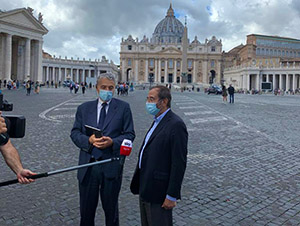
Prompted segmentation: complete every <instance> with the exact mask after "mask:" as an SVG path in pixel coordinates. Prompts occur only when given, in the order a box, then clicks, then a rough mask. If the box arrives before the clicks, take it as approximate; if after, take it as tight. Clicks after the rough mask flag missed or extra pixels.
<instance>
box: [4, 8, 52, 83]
mask: <svg viewBox="0 0 300 226" xmlns="http://www.w3.org/2000/svg"><path fill="white" fill-rule="evenodd" d="M32 11H33V9H31V8H27V9H25V8H21V9H14V10H10V11H5V12H3V11H0V79H2V80H4V79H6V80H11V79H12V80H14V79H18V80H25V79H28V78H30V79H32V80H35V81H36V80H38V81H41V80H42V46H43V35H45V34H47V33H48V30H47V29H46V28H45V27H44V26H43V23H42V20H43V18H42V15H41V14H39V18H38V19H36V18H35V17H34V16H33V14H32Z"/></svg>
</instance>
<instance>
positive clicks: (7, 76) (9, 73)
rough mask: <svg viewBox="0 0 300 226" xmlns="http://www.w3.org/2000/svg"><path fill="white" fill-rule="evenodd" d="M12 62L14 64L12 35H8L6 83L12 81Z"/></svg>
mask: <svg viewBox="0 0 300 226" xmlns="http://www.w3.org/2000/svg"><path fill="white" fill-rule="evenodd" d="M11 62H12V35H11V34H7V35H6V48H5V73H4V79H6V81H8V80H10V79H11Z"/></svg>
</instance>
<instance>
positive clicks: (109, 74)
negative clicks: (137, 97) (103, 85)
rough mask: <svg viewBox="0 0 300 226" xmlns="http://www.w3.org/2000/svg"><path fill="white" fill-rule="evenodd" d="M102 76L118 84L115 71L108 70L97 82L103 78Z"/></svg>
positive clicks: (101, 75)
mask: <svg viewBox="0 0 300 226" xmlns="http://www.w3.org/2000/svg"><path fill="white" fill-rule="evenodd" d="M102 78H107V79H109V80H111V81H113V82H114V83H115V84H116V77H115V75H114V74H113V73H109V72H107V73H102V74H100V75H99V76H98V78H97V84H98V83H99V82H100V79H102Z"/></svg>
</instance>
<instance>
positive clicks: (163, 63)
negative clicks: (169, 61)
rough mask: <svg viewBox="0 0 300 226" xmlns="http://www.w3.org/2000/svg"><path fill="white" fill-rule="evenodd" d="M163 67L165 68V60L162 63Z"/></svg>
mask: <svg viewBox="0 0 300 226" xmlns="http://www.w3.org/2000/svg"><path fill="white" fill-rule="evenodd" d="M161 67H162V68H165V61H164V60H163V61H162V62H161Z"/></svg>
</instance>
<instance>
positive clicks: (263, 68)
mask: <svg viewBox="0 0 300 226" xmlns="http://www.w3.org/2000/svg"><path fill="white" fill-rule="evenodd" d="M223 61H224V64H225V70H224V80H225V81H226V83H227V84H229V83H232V84H233V85H234V86H235V87H236V88H238V89H244V90H252V89H256V90H260V89H261V83H262V82H271V83H272V89H282V90H290V91H295V90H296V89H298V88H299V87H300V84H299V82H300V40H298V39H292V38H286V37H278V36H267V35H257V34H251V35H248V36H247V42H246V44H245V45H239V46H237V47H235V48H233V49H232V50H230V51H229V52H228V53H225V54H224V59H223Z"/></svg>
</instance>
